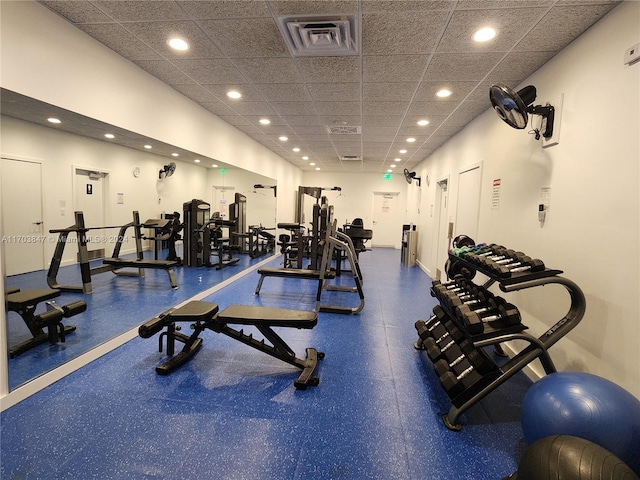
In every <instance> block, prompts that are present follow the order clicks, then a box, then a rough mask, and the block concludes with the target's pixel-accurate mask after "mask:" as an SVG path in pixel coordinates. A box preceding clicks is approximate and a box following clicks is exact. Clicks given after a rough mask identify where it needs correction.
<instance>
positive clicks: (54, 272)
mask: <svg viewBox="0 0 640 480" xmlns="http://www.w3.org/2000/svg"><path fill="white" fill-rule="evenodd" d="M75 220H76V223H75V224H74V225H71V226H70V227H67V228H63V229H58V230H49V233H58V234H59V237H58V242H57V243H56V249H55V251H54V252H53V258H52V259H51V265H50V266H49V271H48V273H47V284H48V285H49V286H50V287H51V288H54V289H57V290H62V291H65V292H82V293H92V292H93V287H92V286H91V277H92V276H93V275H97V274H99V273H104V272H113V273H114V274H115V275H125V276H136V277H143V278H144V276H145V274H144V269H145V268H151V269H160V270H164V271H166V272H167V275H169V281H170V282H171V287H172V288H174V289H175V288H178V283H177V281H176V276H175V272H174V271H173V267H174V266H175V265H176V264H177V262H176V261H172V260H148V259H145V258H144V256H143V253H142V238H143V236H142V231H141V229H142V228H143V227H145V224H140V216H139V214H138V212H133V222H131V223H127V224H126V225H123V226H120V227H119V226H116V227H89V228H88V227H85V225H84V215H83V213H82V212H75ZM153 222H155V221H152V223H151V224H150V225H154V224H155V223H153ZM129 227H133V228H134V230H135V234H134V238H135V242H136V258H119V255H120V248H121V247H122V242H123V241H124V239H125V238H127V229H128V228H129ZM106 228H119V229H120V230H119V233H118V236H117V238H115V240H116V243H115V247H114V249H113V254H112V255H111V258H105V259H103V261H102V263H103V265H101V266H99V267H94V268H91V266H90V265H89V252H88V250H87V235H86V234H87V232H88V231H90V230H101V229H106ZM70 233H75V234H76V236H77V242H76V243H77V244H78V263H79V264H80V275H81V278H82V285H81V286H75V285H60V284H59V283H58V280H57V276H58V270H59V268H60V264H61V262H62V255H63V253H64V247H65V246H66V244H67V237H68V236H69V234H70ZM123 268H135V269H137V270H138V271H137V272H131V271H122V269H123Z"/></svg>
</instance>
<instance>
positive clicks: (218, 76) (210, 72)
mask: <svg viewBox="0 0 640 480" xmlns="http://www.w3.org/2000/svg"><path fill="white" fill-rule="evenodd" d="M172 63H173V64H174V65H175V66H176V67H178V68H179V69H180V70H181V71H182V72H184V73H185V75H188V76H189V77H190V78H191V79H193V80H194V81H196V82H198V83H201V84H210V85H213V84H223V85H224V84H229V83H246V79H245V78H244V77H243V76H242V75H241V74H240V72H238V70H237V69H236V68H235V67H234V66H233V65H232V64H231V62H230V61H229V60H226V59H223V58H215V59H213V58H212V59H207V60H202V59H184V60H173V61H172Z"/></svg>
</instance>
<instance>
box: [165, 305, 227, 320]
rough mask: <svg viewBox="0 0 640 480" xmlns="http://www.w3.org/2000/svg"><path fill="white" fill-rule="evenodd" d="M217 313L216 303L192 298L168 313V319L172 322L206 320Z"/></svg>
mask: <svg viewBox="0 0 640 480" xmlns="http://www.w3.org/2000/svg"><path fill="white" fill-rule="evenodd" d="M216 313H218V304H217V303H212V302H201V301H199V300H194V301H192V302H189V303H187V304H186V305H183V306H181V307H179V308H176V309H175V310H173V311H172V312H171V313H170V314H169V319H170V320H171V321H174V322H206V321H209V320H211V319H212V318H213V317H214V316H215V315H216Z"/></svg>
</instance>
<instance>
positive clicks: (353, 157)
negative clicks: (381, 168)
mask: <svg viewBox="0 0 640 480" xmlns="http://www.w3.org/2000/svg"><path fill="white" fill-rule="evenodd" d="M340 160H342V161H343V162H359V161H360V160H362V157H361V156H360V155H341V156H340Z"/></svg>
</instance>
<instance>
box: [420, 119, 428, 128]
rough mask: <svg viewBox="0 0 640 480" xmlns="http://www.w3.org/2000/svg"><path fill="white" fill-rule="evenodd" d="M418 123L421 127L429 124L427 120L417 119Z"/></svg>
mask: <svg viewBox="0 0 640 480" xmlns="http://www.w3.org/2000/svg"><path fill="white" fill-rule="evenodd" d="M418 125H420V126H421V127H424V126H426V125H429V120H418Z"/></svg>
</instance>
